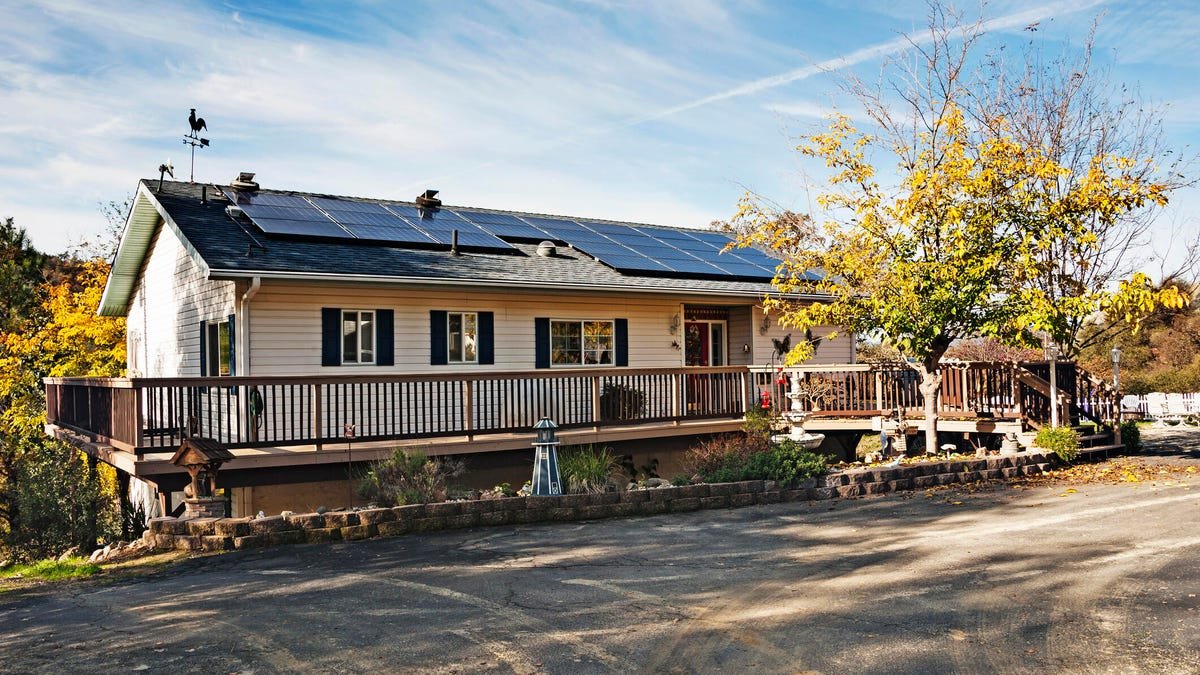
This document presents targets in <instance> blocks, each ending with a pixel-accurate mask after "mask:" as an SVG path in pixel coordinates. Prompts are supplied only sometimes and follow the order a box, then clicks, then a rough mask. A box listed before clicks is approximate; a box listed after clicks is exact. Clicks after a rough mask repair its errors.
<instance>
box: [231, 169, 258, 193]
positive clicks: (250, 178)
mask: <svg viewBox="0 0 1200 675" xmlns="http://www.w3.org/2000/svg"><path fill="white" fill-rule="evenodd" d="M229 187H231V188H233V189H234V190H249V191H251V192H254V191H255V190H257V189H258V183H255V182H254V174H253V173H250V172H249V171H243V172H241V173H239V174H238V175H237V178H234V179H233V180H231V181H229Z"/></svg>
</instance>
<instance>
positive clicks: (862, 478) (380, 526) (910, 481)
mask: <svg viewBox="0 0 1200 675" xmlns="http://www.w3.org/2000/svg"><path fill="white" fill-rule="evenodd" d="M1056 459H1057V458H1056V457H1055V456H1054V455H1049V454H1041V453H1021V454H1018V455H1010V456H1004V457H989V458H987V459H972V460H964V461H952V462H951V461H947V462H929V463H924V464H912V465H906V466H899V467H893V468H881V467H875V468H864V469H851V470H847V471H838V472H834V473H829V474H826V475H824V476H821V477H819V478H810V479H809V480H807V481H805V482H804V483H803V484H801V485H798V486H796V487H794V488H790V489H781V488H780V486H779V485H777V484H776V483H775V482H774V481H761V480H751V481H742V482H740V483H710V484H701V485H685V486H680V487H660V488H651V489H645V490H629V491H627V492H603V493H598V494H570V495H559V496H554V497H509V498H506V499H480V500H471V501H457V502H442V503H438V504H411V505H408V506H397V507H395V508H379V509H365V510H361V511H329V512H326V513H290V514H286V515H278V516H268V517H266V518H254V519H251V518H192V519H177V518H153V519H151V520H150V527H149V529H147V530H146V532H145V534H143V535H142V536H143V539H144V540H145V541H146V543H147V544H149V545H151V546H153V547H155V548H158V549H180V550H187V551H228V550H232V549H244V548H256V547H262V546H278V545H281V544H310V543H318V542H331V541H353V540H358V539H368V538H371V537H393V536H397V535H402V534H408V533H410V532H435V531H438V530H449V529H457V528H464V527H479V526H489V525H510V524H520V523H541V522H554V521H571V520H596V519H599V518H625V517H630V516H643V515H645V516H649V515H657V514H660V513H674V512H680V511H696V510H699V509H725V508H738V507H742V506H751V505H754V504H774V503H778V502H796V501H809V500H817V499H835V498H839V497H859V496H863V495H880V494H885V493H888V492H901V491H905V490H924V489H928V488H932V487H937V486H940V485H952V484H955V483H974V482H977V481H981V480H995V479H1007V478H1017V477H1020V476H1030V475H1038V474H1041V473H1043V472H1044V471H1045V470H1046V469H1047V468H1049V466H1050V465H1051V464H1052V463H1053V462H1055V461H1056Z"/></svg>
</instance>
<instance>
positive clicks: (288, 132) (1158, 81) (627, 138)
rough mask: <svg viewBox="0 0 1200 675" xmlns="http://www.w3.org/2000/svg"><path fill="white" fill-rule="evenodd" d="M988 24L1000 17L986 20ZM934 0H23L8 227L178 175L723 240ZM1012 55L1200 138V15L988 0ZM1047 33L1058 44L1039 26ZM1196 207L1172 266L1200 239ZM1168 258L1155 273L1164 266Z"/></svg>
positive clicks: (14, 44)
mask: <svg viewBox="0 0 1200 675" xmlns="http://www.w3.org/2000/svg"><path fill="white" fill-rule="evenodd" d="M965 6H966V7H968V8H969V9H970V11H968V12H967V13H968V15H971V16H975V15H978V14H979V5H978V4H977V3H974V2H968V3H966V4H965ZM926 14H927V6H926V4H925V2H923V1H922V0H916V1H912V0H860V1H858V2H849V3H848V2H844V0H831V1H829V2H823V1H821V0H806V1H795V2H767V1H765V0H762V1H760V0H730V1H727V2H717V1H716V0H654V1H653V2H646V1H645V0H562V1H560V2H549V1H542V0H495V1H491V2H489V1H486V0H478V1H475V2H458V1H454V0H441V1H437V0H431V1H430V2H427V3H424V2H403V3H401V2H383V1H378V2H360V3H350V2H337V3H331V2H287V3H244V4H243V3H236V2H230V3H221V2H187V3H180V2H170V1H162V2H155V3H133V2H122V3H108V2H101V1H94V0H90V1H86V2H46V3H39V2H14V1H11V0H0V16H3V17H4V21H5V23H6V24H7V25H6V29H5V30H4V31H3V35H2V36H0V218H2V217H13V218H14V219H15V220H16V222H17V224H18V225H20V226H23V227H25V228H26V229H27V230H28V232H29V234H30V237H31V238H32V240H33V242H34V244H35V245H36V246H37V247H39V248H41V249H42V250H45V251H48V252H61V251H63V250H65V249H67V248H68V247H69V246H72V245H74V244H77V243H79V242H80V241H82V240H84V239H87V238H90V237H94V236H96V235H98V233H100V232H102V231H103V230H104V227H105V224H106V221H105V219H104V216H103V215H102V213H101V210H100V205H101V204H102V203H105V202H109V201H113V200H116V201H121V200H124V199H125V198H126V197H127V196H129V195H130V194H132V192H133V191H134V189H135V188H136V185H137V181H138V179H139V178H143V177H152V176H157V174H158V166H159V165H160V164H162V163H163V162H165V161H168V160H170V162H171V163H172V164H173V165H174V168H175V175H176V177H177V178H179V179H183V180H187V179H188V177H189V163H190V155H189V148H188V147H187V146H186V145H184V144H183V137H184V135H185V134H186V133H187V132H188V131H189V127H188V121H187V117H188V111H189V108H195V109H196V110H197V114H198V115H199V116H200V117H202V118H204V120H205V121H206V123H207V127H208V128H207V131H206V132H205V134H204V136H205V137H206V138H208V139H210V141H211V145H210V147H208V148H203V149H201V150H199V151H197V152H196V157H195V178H196V180H197V181H205V182H210V183H219V184H226V183H228V182H229V181H230V180H231V179H233V178H234V177H235V176H236V175H237V174H238V172H240V171H252V172H255V173H256V174H257V180H258V182H259V183H260V184H261V185H262V186H263V187H267V188H276V189H291V190H302V191H312V192H321V193H327V194H341V195H351V196H363V197H376V198H387V199H404V200H411V199H412V198H413V197H415V196H416V195H417V194H418V193H420V192H422V191H423V190H425V189H427V188H432V189H438V190H441V197H442V199H443V200H444V201H445V202H446V203H447V204H453V205H461V206H481V207H489V208H498V209H511V210H519V211H531V212H538V213H553V214H564V215H576V216H586V217H594V218H608V219H614V220H629V221H636V222H649V223H660V224H668V225H680V226H692V227H703V226H706V225H707V224H708V223H709V222H711V221H713V220H716V219H723V218H727V217H729V216H731V215H732V214H733V212H734V210H735V209H736V205H737V201H738V199H739V197H740V196H741V195H742V194H743V193H744V192H745V191H746V190H747V189H752V190H754V191H755V192H757V193H759V194H762V195H764V196H766V197H769V198H770V199H772V200H773V201H775V202H776V203H778V204H781V205H783V206H787V207H790V208H794V209H797V210H808V209H809V207H810V205H811V201H812V198H813V196H814V195H815V194H816V192H817V191H818V190H819V186H818V185H815V184H814V182H813V181H814V180H815V179H814V173H813V171H811V167H808V166H806V165H805V163H804V162H803V161H802V159H801V158H800V157H799V155H798V153H797V152H796V151H795V146H796V144H797V142H798V138H799V136H800V135H801V134H804V133H811V132H813V131H816V130H817V129H818V128H819V127H820V125H822V124H823V115H826V114H828V113H829V112H831V111H832V110H834V109H835V108H836V109H840V110H843V111H846V112H847V113H848V114H850V115H851V116H853V115H854V113H855V103H854V101H853V100H852V99H848V97H847V96H846V95H845V94H843V93H842V90H841V89H840V88H839V83H840V82H841V81H842V78H844V77H846V76H848V75H855V76H858V77H862V78H866V79H875V78H878V76H879V73H880V69H881V67H883V66H884V64H885V62H886V61H887V60H888V59H891V58H895V57H896V56H897V54H898V52H899V50H900V48H901V47H902V46H903V45H904V44H906V40H905V37H904V36H905V35H912V34H915V33H916V32H918V31H919V30H920V29H921V28H922V27H923V26H924V24H925V17H926ZM984 17H985V18H986V19H987V20H988V21H989V23H988V26H989V28H990V32H989V36H988V38H987V39H988V40H989V41H990V43H989V44H990V45H991V46H992V47H996V46H999V45H1008V46H1013V47H1019V46H1022V45H1027V44H1029V43H1031V42H1033V43H1036V45H1037V46H1038V47H1040V48H1043V49H1045V50H1047V53H1059V52H1063V51H1066V52H1070V51H1071V50H1075V49H1078V48H1079V46H1080V45H1081V44H1082V42H1083V41H1084V39H1085V37H1086V35H1087V32H1088V29H1089V26H1090V25H1091V23H1092V22H1093V20H1095V19H1097V17H1099V21H1100V23H1099V29H1098V31H1097V33H1096V46H1097V50H1096V57H1097V60H1098V61H1099V62H1100V65H1103V66H1105V67H1107V68H1108V69H1109V70H1110V77H1111V78H1112V79H1114V80H1116V81H1119V82H1123V83H1126V84H1128V85H1129V86H1130V87H1131V89H1132V90H1134V91H1136V92H1138V94H1139V95H1140V96H1141V97H1142V98H1143V99H1144V100H1145V101H1146V102H1147V104H1148V105H1153V106H1156V107H1158V108H1159V109H1161V111H1162V115H1163V121H1164V136H1165V138H1164V140H1165V141H1166V142H1167V144H1168V145H1169V146H1170V147H1172V148H1173V149H1174V151H1176V152H1184V153H1186V152H1192V153H1195V152H1196V148H1197V146H1200V112H1197V111H1200V87H1198V86H1197V83H1200V40H1196V39H1195V37H1196V33H1195V26H1196V25H1197V23H1198V22H1200V2H1196V1H1192V0H1188V1H1186V2H1185V1H1183V0H1178V1H1172V2H1163V1H1159V0H1145V1H1137V0H1111V1H1106V0H1053V1H1050V0H1037V1H1018V2H994V3H992V4H990V5H988V6H987V7H986V8H985V9H984ZM1031 24H1036V28H1037V30H1035V31H1031V30H1027V27H1028V26H1030V25H1031ZM1197 207H1200V194H1198V190H1197V188H1187V189H1184V190H1181V191H1178V192H1177V193H1176V194H1175V195H1174V196H1173V198H1172V205H1171V206H1170V207H1169V208H1168V209H1167V211H1166V212H1164V213H1163V214H1162V215H1161V216H1160V218H1159V221H1158V222H1157V223H1156V226H1155V230H1154V235H1155V239H1154V241H1153V243H1152V249H1149V250H1148V251H1147V255H1148V256H1153V255H1155V254H1156V252H1157V253H1158V254H1166V255H1170V254H1171V253H1170V251H1171V248H1172V245H1173V243H1174V242H1176V241H1178V237H1179V235H1180V231H1181V230H1184V231H1186V230H1188V229H1192V230H1194V229H1196V228H1197V227H1198V225H1197V223H1198V222H1200V220H1197V219H1196V216H1195V214H1196V213H1197ZM1152 266H1153V263H1150V267H1152Z"/></svg>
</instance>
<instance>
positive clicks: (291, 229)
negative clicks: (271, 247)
mask: <svg viewBox="0 0 1200 675" xmlns="http://www.w3.org/2000/svg"><path fill="white" fill-rule="evenodd" d="M252 219H253V220H254V224H255V225H257V226H258V227H259V229H261V230H262V231H263V232H266V233H267V234H290V235H295V236H302V237H328V238H330V239H349V238H350V235H349V233H347V232H346V231H345V230H344V229H342V228H341V227H339V226H338V224H337V223H335V222H333V221H332V220H329V219H326V220H325V222H320V221H316V220H287V219H283V218H252Z"/></svg>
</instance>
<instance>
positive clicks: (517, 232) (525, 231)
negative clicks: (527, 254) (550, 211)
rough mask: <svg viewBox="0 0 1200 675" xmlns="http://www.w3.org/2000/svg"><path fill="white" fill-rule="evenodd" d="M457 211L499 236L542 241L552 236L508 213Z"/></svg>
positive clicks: (483, 228)
mask: <svg viewBox="0 0 1200 675" xmlns="http://www.w3.org/2000/svg"><path fill="white" fill-rule="evenodd" d="M455 213H457V214H458V215H459V216H460V217H462V218H466V219H467V220H469V221H471V222H472V223H474V224H475V225H478V226H479V227H480V228H481V229H482V230H484V231H485V232H488V233H490V234H493V235H495V236H497V237H511V238H513V239H527V240H531V241H541V240H543V239H546V238H549V237H550V235H548V234H546V232H545V231H543V230H542V229H540V228H538V227H535V226H533V225H530V224H529V223H527V222H525V221H524V220H521V219H520V218H517V217H516V216H511V215H508V214H507V213H484V212H476V211H456V212H455Z"/></svg>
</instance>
